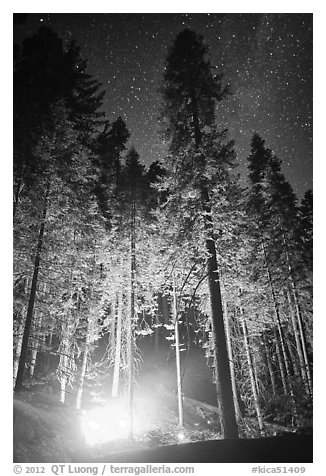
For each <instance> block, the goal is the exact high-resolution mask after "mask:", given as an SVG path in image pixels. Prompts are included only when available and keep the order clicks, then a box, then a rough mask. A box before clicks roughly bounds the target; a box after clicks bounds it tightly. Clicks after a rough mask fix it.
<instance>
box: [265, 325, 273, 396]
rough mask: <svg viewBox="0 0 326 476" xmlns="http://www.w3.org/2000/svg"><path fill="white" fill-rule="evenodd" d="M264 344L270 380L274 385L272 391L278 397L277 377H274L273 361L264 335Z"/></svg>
mask: <svg viewBox="0 0 326 476" xmlns="http://www.w3.org/2000/svg"><path fill="white" fill-rule="evenodd" d="M263 342H264V350H265V356H266V362H267V368H268V373H269V378H270V381H271V385H272V390H273V395H274V396H276V384H275V376H274V371H273V365H272V361H271V356H270V354H269V349H268V345H267V341H266V336H265V334H264V333H263Z"/></svg>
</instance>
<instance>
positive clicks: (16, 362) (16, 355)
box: [14, 316, 24, 388]
mask: <svg viewBox="0 0 326 476" xmlns="http://www.w3.org/2000/svg"><path fill="white" fill-rule="evenodd" d="M23 335H24V319H23V316H21V317H20V323H19V327H18V338H17V344H16V348H15V353H14V388H15V383H16V378H17V372H18V366H19V357H20V353H21V348H22V342H23Z"/></svg>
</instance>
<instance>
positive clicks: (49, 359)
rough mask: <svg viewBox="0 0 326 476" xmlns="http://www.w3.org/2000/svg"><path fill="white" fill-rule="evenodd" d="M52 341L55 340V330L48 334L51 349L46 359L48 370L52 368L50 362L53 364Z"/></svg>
mask: <svg viewBox="0 0 326 476" xmlns="http://www.w3.org/2000/svg"><path fill="white" fill-rule="evenodd" d="M52 341H53V332H51V331H50V333H49V335H48V346H49V351H48V355H47V359H46V365H47V368H48V370H50V364H51V347H52Z"/></svg>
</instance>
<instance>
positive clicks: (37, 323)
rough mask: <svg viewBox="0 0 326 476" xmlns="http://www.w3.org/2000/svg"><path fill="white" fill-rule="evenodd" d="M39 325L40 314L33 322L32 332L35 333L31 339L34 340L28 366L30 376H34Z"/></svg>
mask: <svg viewBox="0 0 326 476" xmlns="http://www.w3.org/2000/svg"><path fill="white" fill-rule="evenodd" d="M41 325H42V316H40V317H39V319H36V322H35V329H34V332H35V333H36V337H35V336H34V339H33V341H34V342H33V348H32V351H31V363H30V367H29V374H30V376H31V377H33V376H34V371H35V365H36V359H37V354H38V349H39V346H40V335H39V331H40V328H41Z"/></svg>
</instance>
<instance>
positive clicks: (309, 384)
mask: <svg viewBox="0 0 326 476" xmlns="http://www.w3.org/2000/svg"><path fill="white" fill-rule="evenodd" d="M283 239H284V245H285V253H286V260H287V264H288V269H289V279H290V284H291V287H292V294H293V299H294V306H295V311H296V315H297V322H298V327H299V335H300V340H301V346H302V353H303V360H304V364H305V372H306V376H307V377H306V381H307V387H308V391H309V394H310V395H312V376H311V371H310V365H309V359H308V353H307V343H306V336H305V333H304V329H303V324H302V316H301V311H300V306H299V299H298V292H297V287H296V283H295V280H294V274H293V270H292V265H291V260H290V257H289V251H288V244H287V240H286V237H285V234H284V233H283Z"/></svg>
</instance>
